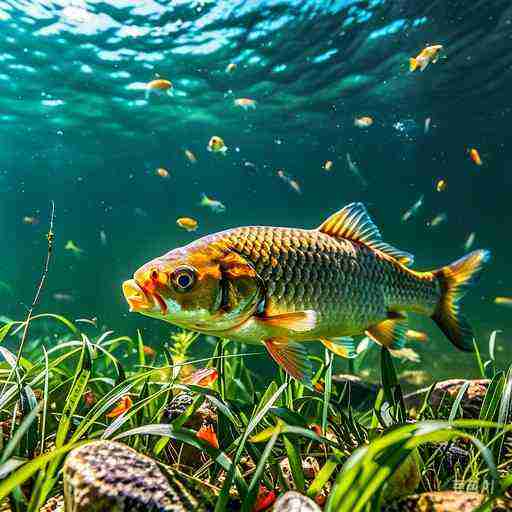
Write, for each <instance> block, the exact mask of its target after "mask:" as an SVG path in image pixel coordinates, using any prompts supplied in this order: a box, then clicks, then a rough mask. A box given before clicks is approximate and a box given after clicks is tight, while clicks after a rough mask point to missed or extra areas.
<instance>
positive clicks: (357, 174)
mask: <svg viewBox="0 0 512 512" xmlns="http://www.w3.org/2000/svg"><path fill="white" fill-rule="evenodd" d="M346 158H347V165H348V168H349V170H350V172H351V173H352V174H353V175H354V176H355V177H356V178H357V179H358V180H359V181H360V182H361V186H362V187H363V188H366V187H367V186H368V182H367V181H366V179H365V177H364V176H363V175H362V174H361V171H360V170H359V167H358V166H357V164H356V163H355V162H354V161H353V160H352V158H351V156H350V153H347V156H346Z"/></svg>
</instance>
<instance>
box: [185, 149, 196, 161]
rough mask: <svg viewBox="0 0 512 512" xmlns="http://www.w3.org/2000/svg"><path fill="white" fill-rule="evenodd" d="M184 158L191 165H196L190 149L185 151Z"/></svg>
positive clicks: (194, 156)
mask: <svg viewBox="0 0 512 512" xmlns="http://www.w3.org/2000/svg"><path fill="white" fill-rule="evenodd" d="M185 156H186V157H187V160H188V161H189V162H190V163H191V164H195V163H197V158H196V155H194V153H192V151H190V149H185Z"/></svg>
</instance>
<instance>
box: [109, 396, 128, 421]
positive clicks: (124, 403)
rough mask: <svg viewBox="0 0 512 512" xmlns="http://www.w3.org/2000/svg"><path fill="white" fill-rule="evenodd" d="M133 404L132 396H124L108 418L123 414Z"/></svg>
mask: <svg viewBox="0 0 512 512" xmlns="http://www.w3.org/2000/svg"><path fill="white" fill-rule="evenodd" d="M132 405H133V402H132V399H131V398H130V396H129V395H125V396H123V397H122V398H121V400H120V401H119V403H118V404H117V405H116V406H115V407H114V408H113V409H112V410H111V411H110V412H109V413H108V414H107V418H117V417H118V416H121V414H123V413H124V412H126V411H128V410H129V409H130V408H131V406H132Z"/></svg>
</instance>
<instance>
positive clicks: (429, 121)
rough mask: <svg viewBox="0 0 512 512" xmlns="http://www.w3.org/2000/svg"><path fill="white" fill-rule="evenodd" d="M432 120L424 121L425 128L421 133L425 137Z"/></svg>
mask: <svg viewBox="0 0 512 512" xmlns="http://www.w3.org/2000/svg"><path fill="white" fill-rule="evenodd" d="M431 121H432V119H431V118H430V117H427V118H426V119H425V127H424V128H423V132H424V133H425V135H426V134H427V133H428V132H429V131H430V123H431Z"/></svg>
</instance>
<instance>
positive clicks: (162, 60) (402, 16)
mask: <svg viewBox="0 0 512 512" xmlns="http://www.w3.org/2000/svg"><path fill="white" fill-rule="evenodd" d="M0 29H1V32H0V90H1V91H2V93H1V94H0V140H1V145H0V197H1V200H0V229H1V233H2V235H3V237H2V238H3V244H2V248H3V250H2V260H1V261H2V265H1V267H0V281H2V282H3V283H6V284H7V285H8V286H9V287H10V291H9V290H8V289H7V288H6V287H5V286H1V287H0V298H1V299H2V310H1V311H0V313H2V314H4V315H6V316H8V317H11V318H16V319H19V318H22V317H23V316H24V315H25V313H26V307H27V305H28V304H30V302H31V300H32V296H33V293H34V289H35V286H36V284H37V282H38V279H39V276H40V272H41V268H42V263H43V259H44V257H45V254H46V240H45V234H46V232H47V230H48V226H47V220H48V216H49V209H50V201H51V200H54V201H55V207H56V218H55V234H56V239H55V251H54V255H53V256H54V257H53V260H52V262H51V268H50V273H49V276H48V281H47V283H46V286H45V288H44V290H43V294H42V298H41V302H40V305H39V309H38V310H39V311H50V312H59V313H62V314H65V315H66V316H68V317H69V318H79V317H89V318H90V317H93V316H97V317H98V319H99V324H100V326H108V328H111V329H114V330H115V331H116V332H119V333H123V334H129V335H133V334H134V333H135V330H136V329H137V328H140V329H142V331H143V333H144V336H145V339H146V341H147V343H148V344H151V345H153V346H156V347H158V346H159V344H161V343H162V342H163V341H164V340H166V339H167V333H168V326H166V325H165V324H163V323H161V322H158V321H156V320H150V319H145V318H143V317H141V316H136V315H134V314H129V313H128V311H127V306H126V303H125V301H124V299H123V297H122V294H121V288H120V284H121V283H122V281H123V280H125V279H127V278H129V277H131V275H132V273H133V271H134V270H135V269H136V268H138V267H139V266H140V265H141V264H142V263H144V262H146V261H147V260H149V259H152V258H153V257H155V256H158V255H160V254H162V253H164V252H166V251H168V250H170V249H172V248H174V247H177V246H180V245H183V244H186V243H188V242H190V241H191V240H193V239H194V238H195V237H198V236H201V235H204V234H207V233H211V232H215V231H218V230H221V229H225V228H229V227H234V226H239V225H250V224H259V225H275V226H297V227H307V228H309V227H315V226H317V225H318V224H319V223H320V222H321V221H322V220H324V219H325V218H326V217H327V216H328V215H329V214H331V213H332V212H334V211H336V210H337V209H339V208H340V207H342V206H343V205H345V204H347V203H349V202H352V201H362V202H364V203H365V204H366V205H367V207H368V209H369V211H370V212H371V214H372V216H373V218H374V219H375V221H376V223H377V225H378V226H379V227H380V228H381V230H382V232H383V234H384V238H385V240H386V241H389V242H390V243H392V244H393V245H395V246H397V247H399V248H402V249H404V250H408V251H410V252H412V253H414V254H415V255H416V268H419V269H431V268H433V267H438V266H441V265H442V264H445V263H448V262H450V261H451V260H453V259H456V258H457V257H459V256H461V255H462V254H463V252H464V249H463V245H464V242H465V240H466V238H467V237H468V235H469V234H470V233H471V232H475V233H476V241H475V245H474V248H477V247H487V248H489V249H491V251H492V253H493V260H492V264H491V265H490V266H489V268H488V269H487V270H486V272H485V273H484V276H483V279H482V281H481V282H480V283H479V285H478V287H477V288H476V289H475V290H474V291H473V292H472V293H471V294H470V295H469V296H468V297H467V300H466V301H465V306H464V307H465V310H466V312H467V314H468V316H469V317H470V318H471V320H472V323H473V324H474V326H475V330H476V333H477V339H478V343H479V345H480V346H481V347H482V349H483V350H484V351H486V350H487V348H486V344H487V339H488V337H489V334H490V332H491V331H492V330H494V329H502V330H503V331H504V333H503V335H501V337H499V338H498V352H497V354H498V357H499V363H500V365H501V366H505V365H506V364H507V362H510V360H511V359H512V351H511V350H510V343H511V342H512V340H511V339H510V338H511V336H510V334H509V333H510V331H511V329H512V320H511V315H510V311H511V310H510V309H506V308H503V307H499V306H496V305H495V304H494V303H493V301H494V297H495V296H497V295H505V296H507V295H509V296H512V277H511V273H510V262H509V259H510V232H511V228H512V218H511V216H510V197H511V194H510V191H511V187H512V177H511V176H512V174H511V173H510V168H511V165H510V164H511V158H510V154H509V149H510V142H511V136H510V119H511V107H510V87H511V84H512V77H511V69H512V68H511V66H512V57H511V56H512V8H511V7H510V5H509V3H508V2H505V1H494V2H492V1H482V2H479V3H478V6H476V5H475V6H473V3H472V2H468V1H453V2H445V1H434V2H427V1H417V2H406V1H395V2H391V1H379V0H373V1H359V2H358V1H331V2H327V1H316V2H315V1H309V2H308V1H291V0H289V1H279V0H275V1H270V0H268V1H257V0H253V1H238V2H237V1H233V0H232V1H228V0H219V1H204V2H188V1H187V2H185V1H174V2H168V1H165V2H164V1H151V0H147V1H140V2H132V1H130V0H124V1H123V0H120V1H115V0H110V1H104V2H97V1H85V0H84V1H79V0H77V1H69V2H68V1H64V0H60V1H53V2H52V1H40V2H36V1H32V2H21V1H5V0H3V1H0ZM428 43H430V44H434V43H439V44H442V45H444V48H445V51H444V53H443V58H441V59H440V61H439V62H438V63H437V64H434V65H431V66H429V67H428V68H427V69H426V70H425V71H424V72H423V73H414V74H413V73H409V71H408V58H409V57H410V56H414V55H417V54H418V53H419V51H420V50H421V49H422V48H423V47H424V46H425V45H426V44H428ZM230 62H234V63H236V64H237V69H236V70H235V72H233V73H231V74H230V73H226V71H225V69H226V66H227V65H228V64H229V63H230ZM157 76H161V77H163V78H166V79H169V80H171V81H172V82H173V84H174V93H173V95H172V96H168V95H157V94H151V95H150V96H149V98H147V99H146V98H145V90H144V87H145V84H146V83H147V82H148V81H150V80H152V79H154V78H155V77H157ZM244 97H247V98H251V99H254V100H256V101H257V108H256V109H255V110H248V111H244V110H243V109H240V108H237V107H235V106H234V103H233V102H234V99H235V98H244ZM361 115H369V116H371V117H372V118H373V119H374V124H373V125H372V126H371V127H369V128H368V129H363V130H362V129H359V128H357V127H355V126H354V118H355V117H356V116H361ZM427 117H430V118H431V120H432V121H431V127H430V130H429V132H428V133H424V132H425V130H424V123H425V119H426V118H427ZM213 135H219V136H221V137H222V138H223V139H224V141H225V143H226V145H227V146H228V147H229V150H228V152H227V154H226V156H225V157H223V156H221V155H217V154H213V153H210V152H208V151H207V150H206V146H207V143H208V140H209V139H210V137H211V136H213ZM470 147H476V148H478V150H479V152H480V154H481V156H482V159H483V161H484V165H483V166H482V167H477V166H476V165H475V164H474V163H473V162H472V161H471V160H470V158H469V156H468V154H467V149H468V148H470ZM185 149H189V150H191V151H193V152H194V154H195V155H196V156H197V159H198V162H197V164H195V165H193V164H192V163H190V162H189V161H188V160H187V159H186V158H185V155H184V150H185ZM347 153H349V154H350V155H351V158H352V160H353V161H354V162H356V163H357V165H358V167H359V169H360V172H361V173H362V174H363V175H364V177H365V179H366V181H367V182H368V186H367V187H366V188H364V187H362V184H361V181H360V180H358V179H357V177H355V176H354V175H353V174H352V173H351V172H350V171H349V169H348V166H347V162H346V154H347ZM326 160H332V161H333V163H334V165H333V168H332V170H331V171H330V172H326V171H325V170H323V168H322V166H323V164H324V162H325V161H326ZM247 162H249V163H250V164H249V165H248V164H247ZM158 167H164V168H166V169H168V171H169V173H170V177H169V179H163V178H161V177H159V176H157V175H156V174H155V170H156V169H157V168H158ZM278 169H283V170H284V171H285V172H286V173H287V174H288V175H290V176H292V177H293V178H295V179H296V180H297V182H298V183H299V184H300V187H301V189H302V194H301V195H299V194H297V193H296V192H295V191H294V190H293V189H292V188H291V187H290V186H289V184H288V183H286V182H285V181H284V180H282V179H280V178H279V177H278V176H277V170H278ZM440 178H444V179H445V180H446V181H447V184H448V186H447V189H446V190H445V191H444V192H441V193H438V192H437V191H436V190H435V184H436V182H437V181H438V180H439V179H440ZM203 192H205V193H206V194H208V195H209V196H212V197H214V198H216V199H218V200H220V201H222V202H223V203H224V204H225V205H226V208H227V209H226V212H225V213H222V214H216V213H213V212H211V211H209V210H207V209H204V208H202V207H200V206H199V205H198V203H199V200H200V195H201V193H203ZM421 195H424V196H425V201H424V205H423V207H422V209H420V210H419V212H418V215H417V216H416V217H414V218H412V219H411V220H410V221H408V222H406V223H402V222H401V220H400V219H401V216H402V214H403V213H404V212H405V210H407V208H409V207H410V206H411V205H412V204H413V203H414V202H415V201H416V200H417V199H418V197H419V196H421ZM441 212H444V213H446V215H447V221H446V222H445V223H444V224H441V225H439V226H438V227H436V228H430V227H428V226H427V221H429V220H430V219H432V218H433V217H434V216H435V215H437V214H438V213H441ZM25 216H30V217H35V218H36V219H37V220H38V221H39V223H38V224H37V225H31V224H26V223H24V222H23V218H24V217H25ZM181 216H191V217H194V218H196V219H197V220H198V221H199V228H198V230H197V231H196V232H195V233H187V232H185V231H183V230H180V229H179V228H178V227H177V226H176V223H175V222H176V218H177V217H181ZM100 232H104V234H105V237H104V240H103V241H102V239H101V235H100ZM68 240H73V241H74V242H75V243H76V244H77V245H78V246H79V247H80V248H81V249H83V253H82V254H81V255H80V256H77V255H75V254H74V253H72V252H70V251H69V250H65V248H64V247H65V245H66V243H67V241H68ZM56 294H57V295H56ZM62 295H64V296H65V299H63V297H62ZM412 327H420V328H425V329H427V330H428V332H429V334H430V335H431V339H430V341H429V342H428V343H427V344H424V345H418V344H416V345H414V348H415V349H416V350H417V351H418V352H419V353H420V355H421V357H422V363H421V364H420V365H416V366H414V367H415V368H425V369H426V370H427V371H429V372H432V373H434V374H435V375H436V376H437V377H441V376H450V377H452V376H453V377H455V376H466V375H472V374H474V372H475V364H474V359H473V357H472V356H471V355H468V354H463V353H460V352H458V351H457V350H456V349H455V348H453V347H452V346H451V344H450V343H449V342H447V341H446V340H445V339H444V338H443V337H442V335H440V334H439V332H438V331H437V330H436V329H435V327H433V326H432V324H431V322H430V321H428V320H426V321H422V320H420V321H419V323H417V322H414V323H413V325H412ZM258 361H259V362H255V363H254V364H255V365H258V364H259V365H261V366H264V365H266V363H264V361H266V359H264V358H263V357H262V358H259V359H258ZM266 366H268V365H266ZM339 367H340V369H343V368H344V367H345V364H344V363H340V366H339Z"/></svg>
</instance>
